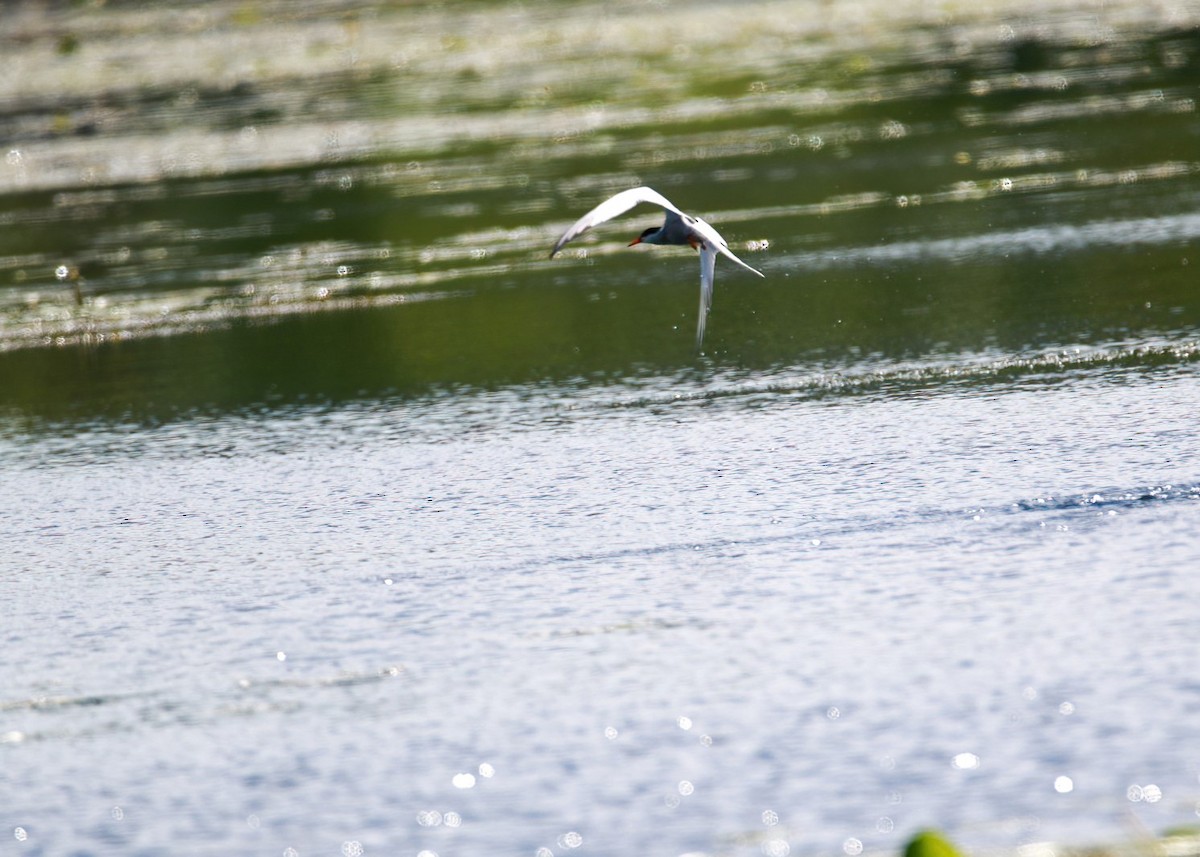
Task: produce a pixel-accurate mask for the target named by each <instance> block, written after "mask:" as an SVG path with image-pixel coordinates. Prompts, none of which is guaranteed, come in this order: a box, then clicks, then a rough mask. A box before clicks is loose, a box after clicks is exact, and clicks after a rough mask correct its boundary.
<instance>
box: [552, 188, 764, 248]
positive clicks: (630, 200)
mask: <svg viewBox="0 0 1200 857" xmlns="http://www.w3.org/2000/svg"><path fill="white" fill-rule="evenodd" d="M642 202H650V203H653V204H654V205H657V206H660V207H662V208H665V209H666V210H667V211H669V212H672V213H673V214H676V215H678V216H680V217H682V216H683V212H682V211H680V210H679V209H678V208H676V207H675V206H674V205H672V204H671V201H670V200H669V199H667V198H666V197H665V196H663V195H662V194H661V193H659V192H658V191H654V190H651V189H650V188H648V187H633V188H630V189H629V190H623V191H621V192H620V193H618V194H617V195H616V196H611V197H609V198H608V199H606V200H604V202H602V203H600V204H599V205H597V206H596V207H595V208H593V209H592V210H591V211H589V212H588V213H587V214H585V215H584V216H583V217H581V218H579V219H578V220H576V221H575V225H574V226H572V227H571V228H570V229H568V230H567V231H566V232H564V233H563V234H562V237H561V238H559V239H558V241H556V242H555V244H554V249H553V250H551V251H550V258H551V259H553V258H554V254H555V253H557V252H558V251H559V250H561V249H562V248H563V246H564V245H565V244H566V243H567V242H568V241H573V240H575V239H576V238H578V237H579V236H580V235H582V234H583V233H584V232H587V231H588V230H589V229H591V228H592V227H593V226H596V225H597V224H600V223H603V222H604V221H606V220H612V219H613V218H614V217H618V216H619V215H622V214H624V213H625V212H627V211H629V209H631V208H633V207H634V206H635V205H638V204H639V203H642ZM717 237H718V238H719V237H720V236H717ZM726 252H728V251H726ZM729 255H731V256H732V255H733V254H729ZM737 261H741V260H737Z"/></svg>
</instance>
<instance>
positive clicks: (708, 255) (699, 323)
mask: <svg viewBox="0 0 1200 857" xmlns="http://www.w3.org/2000/svg"><path fill="white" fill-rule="evenodd" d="M716 277H717V251H716V250H714V249H713V247H712V245H711V243H709V244H705V245H704V246H703V247H701V248H700V314H699V315H698V316H697V318H696V350H697V351H699V350H700V346H701V345H702V344H703V343H704V325H705V324H706V323H707V322H708V311H709V310H710V309H712V298H713V282H714V281H715V280H716Z"/></svg>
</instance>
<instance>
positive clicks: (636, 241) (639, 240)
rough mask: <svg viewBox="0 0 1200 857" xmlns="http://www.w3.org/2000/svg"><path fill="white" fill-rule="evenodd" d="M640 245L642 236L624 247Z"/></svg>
mask: <svg viewBox="0 0 1200 857" xmlns="http://www.w3.org/2000/svg"><path fill="white" fill-rule="evenodd" d="M641 243H642V236H641V235H639V236H638V237H637V238H634V239H633V240H632V241H630V242H629V243H628V244H626V245H625V246H626V247H632V246H633V245H634V244H641Z"/></svg>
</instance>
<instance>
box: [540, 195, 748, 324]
mask: <svg viewBox="0 0 1200 857" xmlns="http://www.w3.org/2000/svg"><path fill="white" fill-rule="evenodd" d="M643 202H649V203H653V204H654V205H657V206H659V207H660V208H662V209H663V210H665V211H666V213H667V215H666V219H665V220H664V221H663V225H662V226H660V227H659V228H658V229H647V230H646V231H645V232H643V233H642V234H641V236H639V237H638V238H635V239H634V240H633V244H686V245H688V246H690V247H694V248H696V249H697V250H699V251H700V317H699V319H698V320H697V322H696V348H699V347H700V345H701V343H703V341H704V324H705V322H706V321H707V319H708V311H709V309H710V308H711V307H712V295H713V280H714V278H715V277H716V268H717V254H718V253H719V254H721V255H722V256H725V257H726V258H727V259H731V260H733V261H734V262H736V263H737V264H739V265H741V266H742V267H743V268H745V269H746V270H747V271H752V272H753V273H755V274H758V275H759V276H760V277H761V276H763V273H762V271H758V270H756V269H754V268H751V267H750V266H749V265H747V264H746V263H745V262H743V261H742V260H741V259H739V258H738V257H737V256H735V255H733V253H732V252H730V250H729V244H728V243H727V242H726V241H725V239H724V238H722V237H721V235H720V233H719V232H717V230H715V229H713V228H712V226H710V225H709V224H707V223H705V222H704V221H703V220H701V219H700V218H699V217H692V216H691V215H690V214H684V213H683V212H682V211H680V210H679V209H678V208H676V207H675V206H674V205H673V204H672V203H671V201H670V200H669V199H667V198H666V197H665V196H663V195H662V194H660V193H658V192H657V191H654V190H651V189H650V188H648V187H635V188H630V189H629V190H623V191H621V192H620V193H618V194H617V195H616V196H612V197H609V198H608V199H606V200H604V202H602V203H600V204H599V205H597V206H596V207H595V208H593V209H592V210H591V211H589V212H588V213H587V214H585V215H584V216H583V217H581V218H579V220H577V221H575V225H574V226H572V227H571V228H570V229H568V230H567V231H566V232H564V233H563V234H562V237H561V238H559V239H558V241H557V242H555V244H554V249H553V250H551V251H550V258H552V259H553V258H554V254H555V253H557V252H558V251H559V250H561V249H562V248H563V247H564V246H565V245H566V244H567V243H568V242H569V241H573V240H574V239H576V238H578V237H579V236H580V235H582V234H583V233H584V232H586V231H587V230H589V229H591V228H592V227H593V226H597V225H598V224H601V223H604V222H605V221H606V220H612V219H613V218H614V217H618V216H620V215H622V214H624V213H625V212H627V211H629V209H631V208H633V207H634V206H635V205H638V204H639V203H643ZM631 246H632V245H631Z"/></svg>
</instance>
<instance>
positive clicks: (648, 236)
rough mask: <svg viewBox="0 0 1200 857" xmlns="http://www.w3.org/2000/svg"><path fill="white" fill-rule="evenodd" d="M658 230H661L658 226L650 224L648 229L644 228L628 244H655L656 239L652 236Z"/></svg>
mask: <svg viewBox="0 0 1200 857" xmlns="http://www.w3.org/2000/svg"><path fill="white" fill-rule="evenodd" d="M659 232H662V229H661V228H660V227H657V226H651V227H650V228H649V229H646V230H644V231H643V232H642V234H641V235H639V236H638V237H637V238H634V239H633V240H632V241H630V242H629V246H630V247H632V246H633V245H634V244H657V243H658V241H656V240H655V237H654V236H655V235H657V234H658V233H659Z"/></svg>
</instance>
